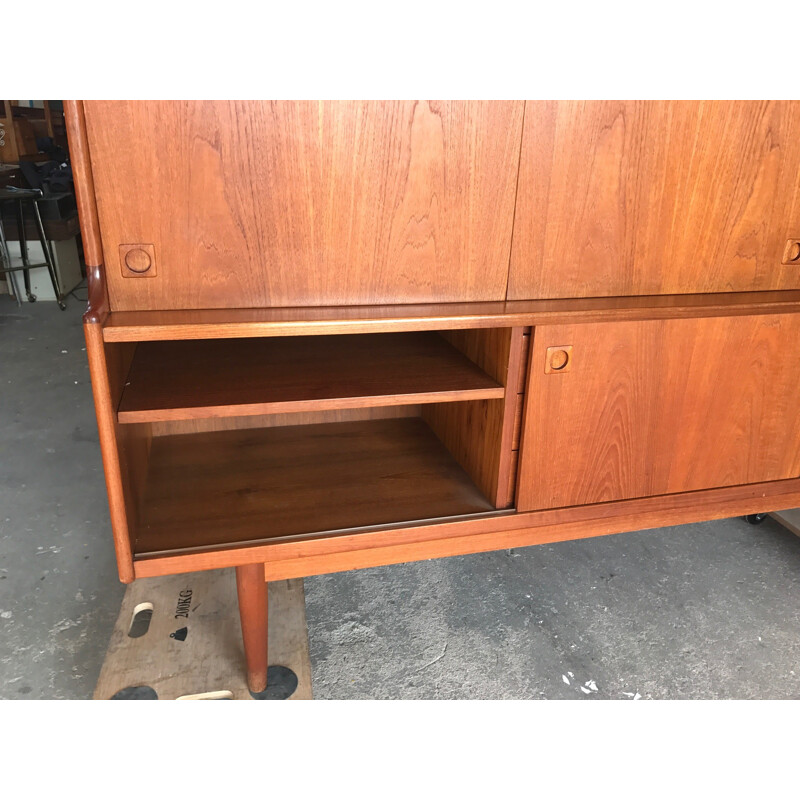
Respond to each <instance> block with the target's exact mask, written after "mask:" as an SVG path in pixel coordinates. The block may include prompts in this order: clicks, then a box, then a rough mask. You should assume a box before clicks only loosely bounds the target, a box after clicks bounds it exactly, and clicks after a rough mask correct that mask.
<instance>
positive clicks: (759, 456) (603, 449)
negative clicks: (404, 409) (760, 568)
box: [518, 315, 800, 510]
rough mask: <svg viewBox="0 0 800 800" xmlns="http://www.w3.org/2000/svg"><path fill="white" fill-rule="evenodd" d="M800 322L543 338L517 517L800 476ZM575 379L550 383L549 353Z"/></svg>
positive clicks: (571, 329)
mask: <svg viewBox="0 0 800 800" xmlns="http://www.w3.org/2000/svg"><path fill="white" fill-rule="evenodd" d="M798 342H800V317H797V316H795V315H771V316H760V317H717V318H708V319H696V320H653V321H646V322H620V323H608V324H588V325H564V326H543V327H539V328H537V329H536V333H535V336H534V342H533V350H532V353H531V359H530V366H529V369H530V375H529V378H528V391H527V394H526V407H525V419H524V423H523V435H522V447H521V454H522V455H521V465H520V475H519V487H518V503H519V506H518V507H519V508H520V510H529V509H538V508H555V507H562V506H575V505H581V504H584V503H600V502H607V501H612V500H617V499H622V498H632V497H646V496H652V495H663V494H669V493H672V492H686V491H693V490H699V489H707V488H711V487H717V486H734V485H738V484H747V483H756V482H760V481H774V480H781V479H787V478H792V477H797V476H798V474H800V415H798V414H797V387H798V385H800V358H799V357H798V356H800V352H799V351H798ZM561 345H572V346H573V351H572V360H571V368H570V371H569V372H566V373H564V374H559V373H551V374H545V357H546V350H547V348H548V347H549V346H561Z"/></svg>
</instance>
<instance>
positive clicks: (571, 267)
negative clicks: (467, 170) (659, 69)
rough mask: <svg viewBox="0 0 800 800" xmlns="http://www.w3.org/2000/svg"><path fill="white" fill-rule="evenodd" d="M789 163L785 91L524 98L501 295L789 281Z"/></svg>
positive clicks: (790, 119) (792, 221) (793, 278)
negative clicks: (738, 97) (768, 97)
mask: <svg viewBox="0 0 800 800" xmlns="http://www.w3.org/2000/svg"><path fill="white" fill-rule="evenodd" d="M798 175H800V104H798V103H796V102H772V101H735V102H732V101H714V102H710V101H704V102H694V101H691V102H690V101H651V100H647V101H593V102H550V103H544V102H539V103H528V104H527V106H526V111H525V129H524V132H523V141H522V153H521V157H520V172H519V190H518V196H517V205H516V213H515V219H514V247H513V251H512V255H511V271H510V275H509V285H508V298H509V299H510V300H522V299H527V298H533V297H541V298H548V297H600V296H619V295H635V294H643V295H651V294H684V293H693V292H698V293H704V292H746V291H758V290H767V289H790V288H799V287H800V249H798V250H797V251H796V252H794V251H793V252H788V250H790V249H791V247H792V245H791V244H790V241H791V240H793V239H798V238H800V180H798ZM792 256H794V257H795V258H794V260H792V258H791V257H792Z"/></svg>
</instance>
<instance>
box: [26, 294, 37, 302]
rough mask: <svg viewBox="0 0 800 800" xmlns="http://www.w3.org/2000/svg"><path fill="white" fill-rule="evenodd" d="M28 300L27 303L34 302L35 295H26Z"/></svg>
mask: <svg viewBox="0 0 800 800" xmlns="http://www.w3.org/2000/svg"><path fill="white" fill-rule="evenodd" d="M28 302H29V303H35V302H36V295H35V294H29V295H28Z"/></svg>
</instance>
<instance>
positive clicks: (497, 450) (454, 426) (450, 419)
mask: <svg viewBox="0 0 800 800" xmlns="http://www.w3.org/2000/svg"><path fill="white" fill-rule="evenodd" d="M442 335H443V336H445V337H447V338H448V340H449V341H450V342H452V343H453V344H455V345H456V346H457V347H458V348H459V349H461V350H462V352H464V353H466V354H467V355H468V356H469V357H470V358H471V359H472V360H473V361H475V362H476V363H477V364H479V365H480V366H481V367H482V368H483V369H484V370H485V371H486V372H487V373H488V374H489V375H491V376H492V377H493V378H494V379H495V380H498V381H500V382H501V383H502V384H503V386H506V387H511V388H512V390H511V391H507V392H506V396H505V397H504V398H503V399H501V400H474V401H467V402H464V403H447V404H435V405H426V406H424V407H423V409H422V418H423V419H424V420H425V421H426V422H427V423H428V424H429V425H430V426H431V428H432V429H433V430H434V431H435V432H436V434H437V436H438V437H439V438H440V439H441V440H442V442H444V444H445V446H446V447H447V449H448V450H449V451H450V452H451V453H452V454H453V455H454V456H455V458H456V460H457V461H458V463H459V464H461V466H462V467H464V469H465V470H466V471H467V472H468V473H469V475H470V476H471V477H472V479H473V480H474V481H475V483H476V485H477V486H478V487H479V488H480V490H481V491H482V492H483V493H484V494H485V495H486V496H487V497H488V498H489V499H490V500H492V502H493V503H494V504H495V505H496V506H497V507H498V508H506V507H508V506H510V505H511V503H512V499H513V498H511V497H510V496H509V495H508V494H507V489H508V477H507V476H508V472H509V470H510V469H511V468H512V466H511V458H512V455H511V450H512V438H513V434H514V405H515V403H516V398H517V395H516V392H514V391H513V387H514V386H516V385H517V382H518V376H517V372H518V370H519V369H520V367H521V364H522V344H523V339H524V337H523V335H522V328H520V327H517V328H494V329H491V330H467V331H450V332H446V333H443V334H442Z"/></svg>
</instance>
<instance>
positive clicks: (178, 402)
mask: <svg viewBox="0 0 800 800" xmlns="http://www.w3.org/2000/svg"><path fill="white" fill-rule="evenodd" d="M65 109H66V113H67V120H68V129H69V137H70V149H71V153H72V160H73V169H74V175H75V184H76V189H77V194H78V201H79V210H80V219H81V229H82V235H83V243H84V250H85V254H86V263H87V267H88V269H89V295H90V299H89V308H88V310H87V312H86V315H85V317H84V321H85V332H86V341H87V353H88V358H89V363H90V367H91V375H92V385H93V391H94V400H95V405H96V410H97V420H98V427H99V432H100V443H101V448H102V453H103V463H104V468H105V477H106V484H107V489H108V498H109V506H110V513H111V522H112V527H113V533H114V542H115V545H116V552H117V561H118V565H119V574H120V578H121V580H122V581H125V582H130V581H132V580H134V579H135V578H139V577H146V576H155V575H164V574H168V573H179V572H187V571H194V570H203V569H214V568H220V567H235V568H236V574H237V581H238V590H239V601H240V610H241V619H242V630H243V635H244V647H245V653H246V657H247V666H248V680H249V683H250V687H251V689H252V690H253V691H254V692H258V691H261V690H263V689H264V686H265V684H266V668H267V621H266V620H267V606H266V603H267V600H266V582H267V581H271V580H278V579H285V578H294V577H301V576H307V575H315V574H319V573H326V572H335V571H337V570H349V569H355V568H360V567H372V566H377V565H381V564H392V563H397V562H403V561H411V560H415V559H424V558H437V557H441V556H450V555H455V554H463V553H474V552H480V551H486V550H495V549H500V548H510V547H516V546H524V545H532V544H538V543H544V542H554V541H559V540H565V539H575V538H580V537H589V536H598V535H602V534H610V533H617V532H620V531H629V530H635V529H645V528H655V527H658V526H662V525H674V524H678V523H683V522H690V521H695V520H705V519H714V518H720V517H727V516H733V515H742V514H752V513H761V512H765V511H772V510H779V509H785V508H791V507H794V506H797V505H800V446H798V445H800V415H798V413H797V394H798V386H800V313H798V312H800V102H768V101H748V102H739V101H735V102H733V101H729V102H716V101H715V102H694V101H692V102H688V101H670V102H661V101H619V102H617V101H614V102H599V101H596V102H572V101H570V102H499V101H489V102H472V101H470V102H422V101H420V102H405V101H403V102H394V101H392V102H127V101H119V102H118V101H114V102H99V101H98V102H79V101H72V102H69V103H67V104H66V105H65Z"/></svg>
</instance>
